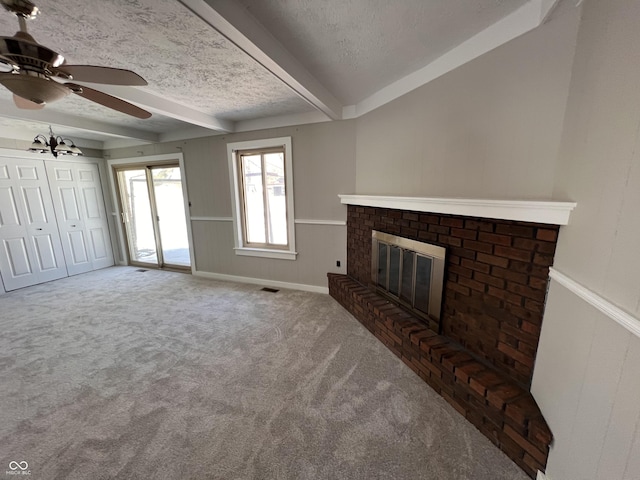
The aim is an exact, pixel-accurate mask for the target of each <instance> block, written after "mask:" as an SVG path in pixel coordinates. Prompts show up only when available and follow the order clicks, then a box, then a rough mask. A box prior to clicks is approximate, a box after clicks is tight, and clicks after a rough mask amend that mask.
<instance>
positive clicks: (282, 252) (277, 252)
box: [227, 137, 298, 260]
mask: <svg viewBox="0 0 640 480" xmlns="http://www.w3.org/2000/svg"><path fill="white" fill-rule="evenodd" d="M270 148H283V149H284V169H285V179H284V181H285V195H286V197H287V240H288V245H286V246H284V245H283V246H282V248H277V247H274V248H272V247H268V248H264V246H262V247H250V246H247V242H245V237H244V235H245V234H244V221H243V219H242V217H241V216H242V212H243V210H244V209H243V206H242V205H243V203H242V202H243V195H242V186H241V184H240V172H239V168H240V162H239V158H238V156H237V155H236V153H237V152H239V151H240V152H246V151H250V150H265V149H270ZM227 156H228V162H229V180H230V185H231V187H232V188H231V190H232V191H231V209H232V213H233V235H234V251H235V254H236V255H243V256H250V257H266V258H276V259H283V260H295V259H296V256H297V255H298V253H297V252H296V240H295V215H294V210H293V203H294V201H293V197H294V191H293V158H292V150H291V137H279V138H267V139H262V140H249V141H245V142H232V143H228V144H227Z"/></svg>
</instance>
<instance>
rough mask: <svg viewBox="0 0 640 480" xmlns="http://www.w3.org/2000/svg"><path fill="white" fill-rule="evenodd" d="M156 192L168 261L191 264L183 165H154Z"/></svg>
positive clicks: (160, 225)
mask: <svg viewBox="0 0 640 480" xmlns="http://www.w3.org/2000/svg"><path fill="white" fill-rule="evenodd" d="M151 178H152V181H153V196H154V197H155V207H156V215H157V216H156V218H157V220H158V231H159V234H160V245H161V248H162V257H163V259H164V264H166V265H175V266H183V267H188V266H190V265H191V258H190V256H189V237H188V234H187V219H186V216H185V213H184V197H183V195H182V179H181V177H180V168H179V167H152V168H151Z"/></svg>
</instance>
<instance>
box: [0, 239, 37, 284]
mask: <svg viewBox="0 0 640 480" xmlns="http://www.w3.org/2000/svg"><path fill="white" fill-rule="evenodd" d="M4 248H5V252H6V254H7V259H8V263H9V274H10V275H11V277H10V278H15V279H19V278H20V277H24V276H25V275H29V276H31V275H32V274H33V269H32V268H31V262H30V261H29V254H28V253H27V244H26V242H25V239H24V238H8V239H5V240H4ZM22 286H25V285H22Z"/></svg>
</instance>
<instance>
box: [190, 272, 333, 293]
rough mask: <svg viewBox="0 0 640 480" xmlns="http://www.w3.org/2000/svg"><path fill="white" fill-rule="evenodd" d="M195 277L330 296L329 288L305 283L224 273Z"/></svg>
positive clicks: (203, 274) (196, 275) (201, 273)
mask: <svg viewBox="0 0 640 480" xmlns="http://www.w3.org/2000/svg"><path fill="white" fill-rule="evenodd" d="M193 276H195V277H203V278H210V279H212V280H222V281H225V282H238V283H249V284H252V285H264V286H268V287H279V288H288V289H290V290H302V291H303V292H312V293H324V294H325V295H328V294H329V287H319V286H316V285H306V284H304V283H289V282H279V281H277V280H267V279H265V278H252V277H240V276H237V275H226V274H224V273H213V272H203V271H201V270H196V271H194V272H193Z"/></svg>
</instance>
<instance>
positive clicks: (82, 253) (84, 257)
mask: <svg viewBox="0 0 640 480" xmlns="http://www.w3.org/2000/svg"><path fill="white" fill-rule="evenodd" d="M67 236H68V238H69V245H71V254H72V258H71V261H72V263H73V265H74V266H80V265H84V264H86V263H88V262H89V254H88V252H87V246H86V242H85V240H84V235H83V233H82V232H81V231H79V230H76V231H71V232H68V233H67Z"/></svg>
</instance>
